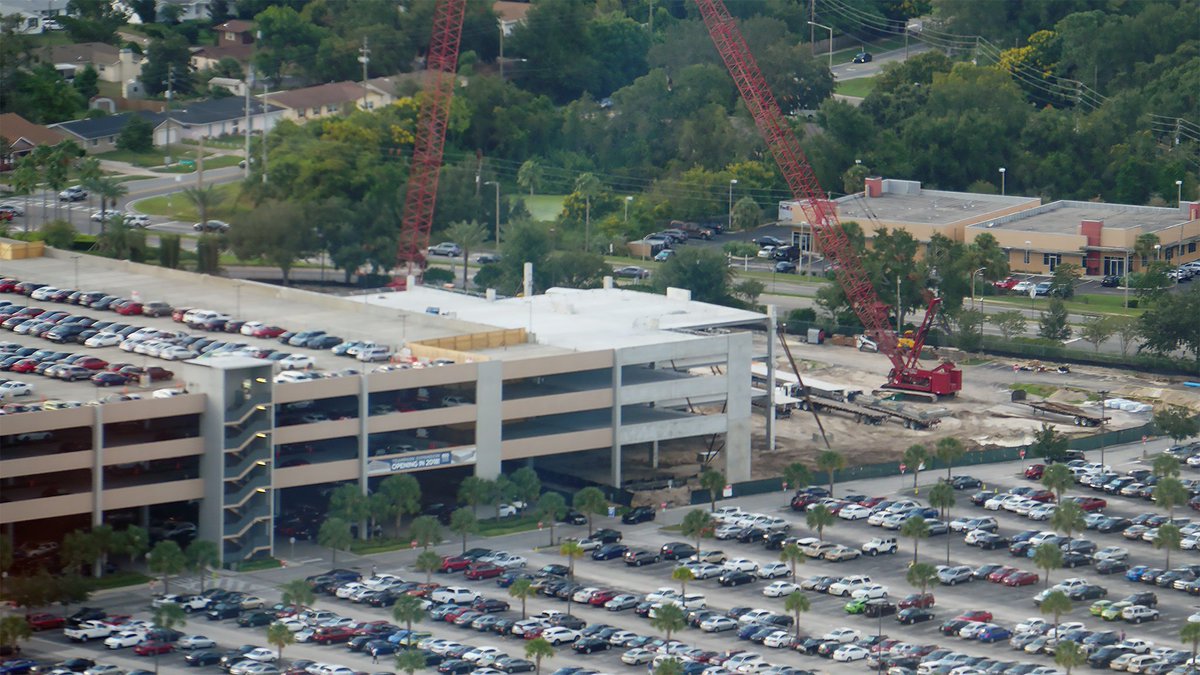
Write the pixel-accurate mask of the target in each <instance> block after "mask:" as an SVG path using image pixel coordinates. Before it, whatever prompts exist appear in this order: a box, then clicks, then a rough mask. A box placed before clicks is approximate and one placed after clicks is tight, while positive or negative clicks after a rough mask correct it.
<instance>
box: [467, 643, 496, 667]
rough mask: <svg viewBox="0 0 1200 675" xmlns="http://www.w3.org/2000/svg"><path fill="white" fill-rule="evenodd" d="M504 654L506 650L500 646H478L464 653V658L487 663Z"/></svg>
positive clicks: (472, 661)
mask: <svg viewBox="0 0 1200 675" xmlns="http://www.w3.org/2000/svg"><path fill="white" fill-rule="evenodd" d="M503 655H504V652H502V651H500V648H499V647H476V648H474V649H472V650H470V651H468V652H466V653H465V654H463V655H462V658H463V660H464V661H470V662H471V663H477V664H485V663H491V662H492V661H495V660H496V659H497V658H498V657H500V656H503Z"/></svg>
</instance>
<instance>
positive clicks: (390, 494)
mask: <svg viewBox="0 0 1200 675" xmlns="http://www.w3.org/2000/svg"><path fill="white" fill-rule="evenodd" d="M379 494H382V495H385V496H386V497H387V498H388V499H389V500H390V501H391V502H392V506H393V507H395V508H394V510H393V511H392V515H393V516H394V517H395V519H396V523H395V528H394V530H395V533H396V537H399V536H400V521H401V520H402V519H403V518H404V514H406V513H416V512H418V511H420V510H421V484H420V483H418V482H417V479H416V478H413V477H412V476H411V475H410V474H407V473H398V474H393V475H391V476H388V477H387V478H385V479H383V481H382V482H381V483H380V484H379Z"/></svg>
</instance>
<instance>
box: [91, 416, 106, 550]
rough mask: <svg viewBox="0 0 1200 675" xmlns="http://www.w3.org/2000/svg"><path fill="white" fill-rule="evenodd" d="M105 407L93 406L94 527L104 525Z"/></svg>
mask: <svg viewBox="0 0 1200 675" xmlns="http://www.w3.org/2000/svg"><path fill="white" fill-rule="evenodd" d="M103 408H104V406H102V405H97V406H92V410H93V411H94V412H93V413H92V527H96V526H97V525H101V524H103V523H104V411H103Z"/></svg>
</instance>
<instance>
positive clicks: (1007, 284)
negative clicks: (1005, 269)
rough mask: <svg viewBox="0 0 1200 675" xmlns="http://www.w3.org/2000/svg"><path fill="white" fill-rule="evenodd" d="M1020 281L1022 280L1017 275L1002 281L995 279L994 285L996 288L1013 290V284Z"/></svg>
mask: <svg viewBox="0 0 1200 675" xmlns="http://www.w3.org/2000/svg"><path fill="white" fill-rule="evenodd" d="M1020 282H1021V280H1020V279H1018V278H1016V277H1008V278H1005V279H1002V280H1000V281H993V282H992V285H993V286H995V287H996V290H1000V291H1011V290H1012V289H1013V286H1016V285H1017V284H1019V283H1020Z"/></svg>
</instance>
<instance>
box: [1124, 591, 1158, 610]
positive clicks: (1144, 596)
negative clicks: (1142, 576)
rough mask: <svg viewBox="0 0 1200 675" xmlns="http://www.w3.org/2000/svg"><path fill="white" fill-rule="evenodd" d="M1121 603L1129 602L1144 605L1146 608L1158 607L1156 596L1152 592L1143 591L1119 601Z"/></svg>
mask: <svg viewBox="0 0 1200 675" xmlns="http://www.w3.org/2000/svg"><path fill="white" fill-rule="evenodd" d="M1121 601H1122V602H1129V603H1132V604H1135V605H1145V606H1146V607H1158V596H1157V595H1155V594H1154V592H1153V591H1143V592H1141V593H1134V594H1132V595H1129V596H1126V597H1124V598H1122V599H1121Z"/></svg>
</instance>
